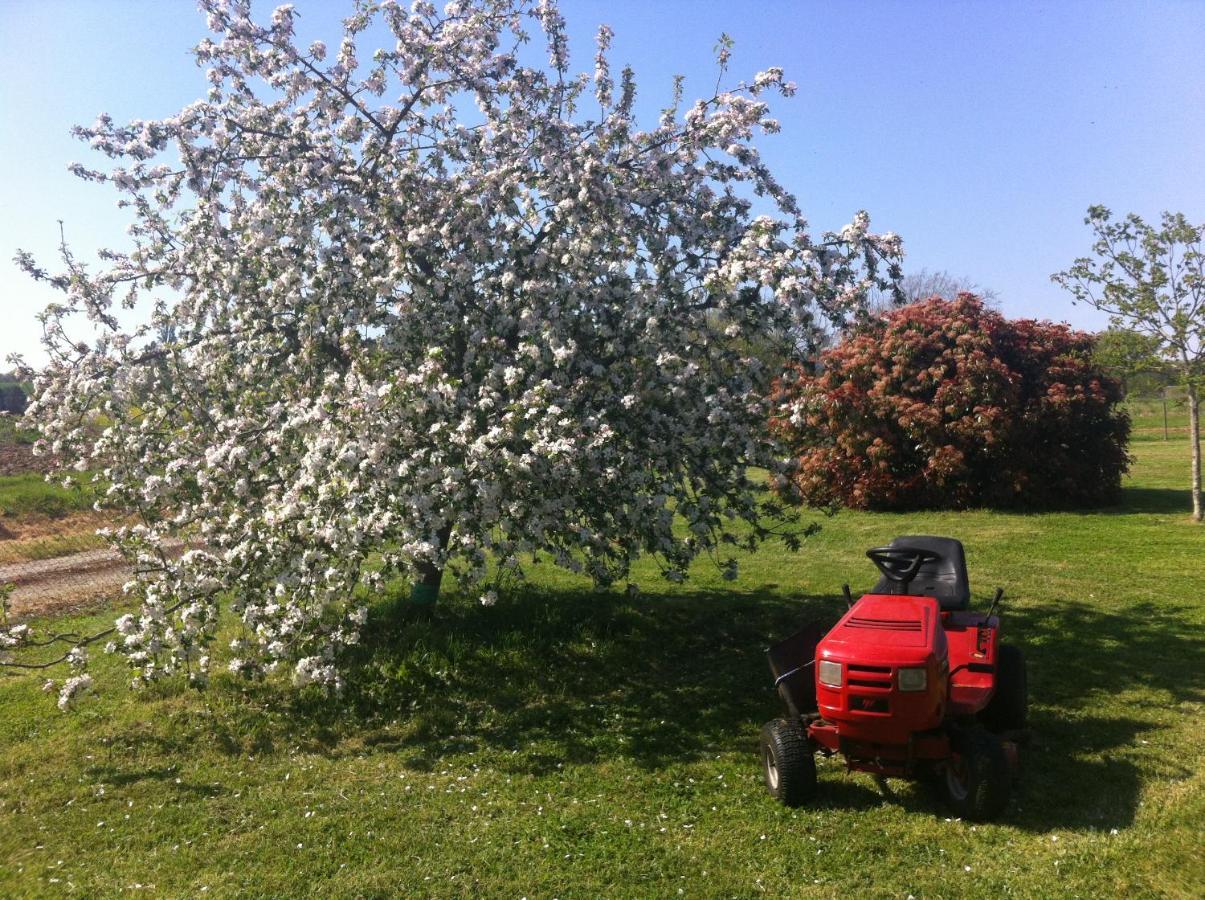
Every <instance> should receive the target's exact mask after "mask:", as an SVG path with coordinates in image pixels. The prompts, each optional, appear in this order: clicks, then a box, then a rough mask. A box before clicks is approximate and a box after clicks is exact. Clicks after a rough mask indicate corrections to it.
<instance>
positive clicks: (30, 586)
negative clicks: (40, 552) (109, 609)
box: [0, 550, 131, 620]
mask: <svg viewBox="0 0 1205 900" xmlns="http://www.w3.org/2000/svg"><path fill="white" fill-rule="evenodd" d="M130 574H131V570H130V567H129V566H128V565H127V564H126V562H125V560H123V559H122V558H121V556H120V555H119V554H118V553H116V552H114V551H112V550H87V551H85V552H83V553H72V554H71V555H69V556H60V557H57V558H55V559H40V560H35V561H33V562H20V563H12V564H10V565H5V566H0V584H6V583H7V584H13V585H15V586H16V588H15V590H14V591H13V593H12V597H11V602H12V605H11V607H10V615H11V617H12V618H13V619H16V620H20V619H25V618H29V617H30V616H37V615H46V614H49V613H63V612H68V611H70V610H73V609H78V608H82V607H85V606H92V605H95V604H96V603H97V602H98V601H100V600H102V599H107V598H110V597H114V596H116V595H117V594H119V593H120V592H121V586H122V585H123V584H125V582H126V581H128V580H129V578H130Z"/></svg>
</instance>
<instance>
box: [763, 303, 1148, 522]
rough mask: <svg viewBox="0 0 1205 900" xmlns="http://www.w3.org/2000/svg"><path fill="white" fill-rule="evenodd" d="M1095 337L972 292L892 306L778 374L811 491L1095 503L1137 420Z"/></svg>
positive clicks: (815, 498) (819, 498) (1109, 495)
mask: <svg viewBox="0 0 1205 900" xmlns="http://www.w3.org/2000/svg"><path fill="white" fill-rule="evenodd" d="M1092 347H1093V338H1092V336H1091V335H1089V334H1086V333H1085V332H1081V331H1073V330H1072V329H1071V328H1069V327H1067V326H1066V325H1056V324H1053V323H1051V322H1037V321H1033V320H1030V319H1023V320H1016V321H1010V320H1008V319H1005V318H1004V317H1003V316H1001V315H1000V314H999V313H997V312H995V311H993V310H990V309H986V308H984V306H983V303H982V302H981V301H980V300H979V299H978V298H977V297H975V296H973V295H971V294H960V295H959V296H958V298H957V299H956V300H943V299H941V298H938V297H934V298H932V299H929V300H923V301H921V302H919V303H914V304H911V305H909V306H906V307H903V308H901V309H898V310H895V311H893V312H890V313H888V314H887V315H885V316H883V317H882V318H880V319H876V320H872V321H871V322H870V323H868V324H866V325H864V326H862V327H860V328H859V329H857V330H856V331H855V332H854V333H852V334H851V335H849V336H848V337H847V338H846V339H845V340H843V341H842V342H841V343H840V344H838V345H837V346H835V347H833V348H831V349H830V350H827V351H825V352H824V353H823V354H822V355H821V357H820V360H819V364H818V366H817V372H816V373H815V374H812V373H808V372H806V371H803V370H795V371H793V372H791V373H789V374H788V375H787V376H785V377H784V378H783V379H782V380H780V382H779V383H778V385H777V388H776V395H775V399H776V401H777V402H776V407H777V411H776V415H775V418H774V420H773V422H772V427H773V428H774V430H775V431H776V432H777V433H778V435H779V437H782V438H784V439H785V440H786V441H787V443H788V444H789V446H790V447H792V448H793V452H795V453H797V454H798V468H797V469H796V471H795V473H794V475H793V481H794V485H795V486H796V487H797V488H798V489H799V492H800V494H801V498H802V499H803V501H804V502H806V503H809V504H812V505H815V506H829V505H842V506H850V507H855V508H860V509H918V508H933V509H936V508H965V507H971V506H989V507H1017V506H1021V507H1031V508H1041V507H1048V508H1049V507H1064V508H1065V507H1080V506H1098V505H1102V504H1107V503H1110V502H1113V501H1115V500H1116V499H1117V496H1118V493H1119V491H1120V488H1121V476H1122V474H1123V473H1124V472H1125V470H1126V468H1127V465H1128V456H1127V454H1126V443H1127V441H1128V439H1129V433H1130V422H1129V418H1128V417H1127V416H1126V414H1125V412H1124V411H1122V410H1121V409H1120V408H1119V407H1118V403H1119V401H1120V400H1121V389H1120V385H1119V383H1118V382H1117V381H1116V380H1115V379H1113V378H1111V377H1109V376H1108V375H1106V374H1105V373H1104V372H1103V371H1101V369H1100V368H1099V367H1097V366H1096V365H1095V364H1094V363H1093V361H1092Z"/></svg>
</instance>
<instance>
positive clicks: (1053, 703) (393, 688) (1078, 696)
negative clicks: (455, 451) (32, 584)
mask: <svg viewBox="0 0 1205 900" xmlns="http://www.w3.org/2000/svg"><path fill="white" fill-rule="evenodd" d="M843 609H844V601H843V600H842V599H841V598H840V597H839V596H829V597H821V598H809V599H805V600H800V599H798V598H792V597H787V596H785V595H783V594H781V593H778V592H777V591H775V590H773V589H770V588H769V587H767V588H766V589H764V590H757V591H754V592H752V593H747V594H736V593H725V592H710V591H691V592H679V593H674V594H656V593H654V594H646V595H642V596H641V597H639V598H635V599H632V598H628V597H626V596H621V595H616V594H602V593H594V592H589V591H575V590H567V591H560V592H530V593H527V594H525V595H523V596H515V597H511V598H508V599H504V600H503V601H501V602H500V603H499V604H498V606H496V607H493V608H489V609H486V608H482V607H480V606H477V605H475V604H471V603H469V602H467V601H461V602H457V603H449V604H446V605H443V606H441V607H439V608H438V609H437V610H435V612H434V613H433V614H430V615H426V616H422V615H419V614H418V613H417V612H416V611H415V610H413V609H409V608H406V607H404V606H393V607H390V606H387V605H382V606H381V607H379V608H378V609H377V610H376V611H375V612H374V615H373V618H372V619H371V620H370V627H369V628H368V629H367V632H366V639H365V642H364V644H363V645H362V646H360V647H358V648H356V650H355V651H354V654H353V658H352V659H349V660H348V661H347V666H346V671H347V673H348V682H347V685H346V689H345V690H344V693H343V695H342V696H341V697H340V698H338V699H327V698H323V697H319V696H318V695H316V694H307V693H305V692H301V693H298V692H281V691H280V690H279V688H276V687H274V686H272V685H259V686H251V687H246V686H239V687H236V686H233V685H232V684H231V683H230V682H226V683H225V684H219V685H217V686H216V687H215V691H214V693H215V695H216V697H215V705H216V706H217V708H218V709H219V710H220V712H219V714H217V715H213V716H206V717H205V722H204V723H202V722H200V721H199V720H198V721H197V722H194V723H192V727H184V728H180V729H177V730H175V731H174V732H173V733H174V734H176V735H178V738H177V739H178V740H180V741H181V746H180V748H179V752H187V749H188V747H187V744H188V742H189V741H190V740H194V739H196V736H197V734H196V733H197V732H198V731H199V730H201V729H205V731H206V737H207V738H208V741H209V742H210V743H211V746H214V747H216V748H217V749H218V750H219V751H221V752H228V753H232V754H233V753H248V752H254V753H256V754H258V753H271V752H277V751H280V750H282V749H284V748H287V749H288V750H289V751H290V752H293V751H301V752H312V753H321V754H325V755H328V756H332V757H339V756H351V755H360V754H365V753H386V752H387V753H393V754H396V755H397V757H398V759H400V761H401V763H402V764H403V765H405V766H408V767H410V768H413V769H417V770H431V769H433V768H435V767H436V766H438V765H440V764H442V761H443V760H444V759H445V758H446V757H448V756H449V755H452V754H463V753H482V754H483V755H485V758H487V759H488V763H487V764H488V765H489V766H491V767H493V768H495V769H499V770H502V771H512V772H515V773H523V774H535V775H540V774H546V773H549V772H552V771H555V770H556V769H557V767H558V766H561V765H570V764H596V763H604V762H607V761H609V760H616V759H623V760H628V761H630V762H632V763H635V764H636V765H638V766H642V767H645V768H647V769H650V770H656V769H661V768H665V767H669V766H674V765H679V764H683V763H690V762H692V761H697V760H700V759H704V758H708V757H714V756H715V755H717V754H723V753H732V752H737V753H748V755H749V765H750V767H751V768H752V767H755V766H756V761H755V756H754V753H755V746H756V740H757V734H758V731H759V728H760V726H761V724H762V722H764V721H765V720H767V719H770V718H773V717H775V716H777V715H780V714H781V711H780V705H779V702H778V699H777V697H776V696H775V694H774V693H773V691H772V689H771V680H770V677H769V672H768V669H767V666H766V662H765V658H764V652H763V651H764V648H765V646H766V645H767V644H769V643H772V642H774V641H775V640H777V639H779V638H781V637H784V636H786V635H787V634H790V633H791V632H792V631H794V630H795V629H796V628H798V627H799V626H800V625H801V624H802V623H803V622H805V621H807V620H813V619H814V620H819V621H822V622H829V623H831V622H832V621H835V619H836V618H837V617H838V616H839V615H840V613H841V611H842V610H843ZM1004 614H1005V616H1006V617H1008V628H1009V635H1010V637H1011V638H1012V639H1015V640H1017V641H1018V642H1019V643H1021V644H1022V646H1023V647H1024V648H1025V650H1026V653H1027V656H1028V659H1029V665H1030V694H1031V697H1032V701H1033V714H1032V717H1031V719H1032V721H1031V724H1032V726H1033V730H1034V733H1035V739H1034V743H1033V746H1032V747H1031V748H1030V749H1029V750H1028V752H1027V753H1026V755H1025V759H1026V770H1025V777H1024V781H1023V787H1022V790H1021V793H1020V794H1019V797H1018V801H1017V802H1016V803H1015V804H1014V806H1013V808H1011V809H1010V811H1009V812H1008V813H1006V816H1005V821H1007V822H1010V823H1012V824H1015V825H1018V826H1019V827H1024V828H1027V829H1032V830H1035V831H1048V830H1050V829H1053V828H1059V827H1064V828H1065V827H1100V828H1106V827H1124V826H1126V825H1128V824H1129V823H1130V822H1131V821H1132V820H1133V817H1134V811H1135V809H1136V806H1137V802H1138V798H1139V794H1140V790H1141V787H1142V778H1143V773H1144V772H1147V771H1150V769H1151V765H1152V764H1151V762H1150V760H1149V754H1148V755H1146V756H1144V754H1143V752H1142V751H1141V749H1140V744H1141V742H1142V740H1143V738H1142V737H1141V736H1142V735H1144V734H1147V733H1148V732H1152V731H1153V730H1155V729H1157V728H1158V727H1160V726H1159V725H1158V724H1156V723H1155V722H1154V721H1152V720H1149V719H1148V720H1144V719H1143V718H1142V717H1141V711H1142V710H1143V709H1145V708H1146V707H1147V706H1149V705H1152V704H1154V705H1156V706H1160V707H1168V706H1175V705H1178V704H1184V703H1196V702H1200V700H1201V699H1202V697H1203V696H1205V645H1203V644H1202V643H1201V642H1200V641H1199V640H1197V639H1196V637H1195V636H1194V635H1193V633H1192V632H1191V629H1190V628H1189V627H1188V626H1187V625H1186V624H1185V623H1186V622H1187V621H1188V610H1187V609H1186V608H1184V607H1176V606H1171V605H1165V606H1161V607H1158V608H1156V607H1154V606H1153V605H1152V604H1145V605H1136V606H1134V607H1131V608H1130V609H1129V610H1127V611H1126V613H1125V614H1124V615H1123V614H1119V613H1116V612H1107V611H1103V610H1101V609H1100V608H1098V607H1096V606H1093V605H1091V604H1087V603H1080V602H1072V601H1062V602H1052V603H1050V604H1049V605H1047V606H1044V607H1042V608H1041V609H1020V610H1017V611H1015V612H1014V611H1010V610H1007V609H1006V610H1005V613H1004ZM1122 694H1126V695H1127V696H1128V697H1132V698H1133V699H1131V700H1126V701H1124V702H1122V701H1118V700H1116V699H1115V698H1117V697H1118V696H1119V695H1122ZM1128 712H1135V713H1137V716H1131V715H1129V714H1127V713H1128ZM190 735H191V737H190ZM1137 762H1142V763H1143V767H1142V768H1141V769H1140V768H1139V766H1138V765H1137ZM1155 765H1156V766H1161V767H1162V768H1163V769H1164V770H1167V771H1163V770H1161V771H1159V772H1158V773H1157V774H1159V775H1160V776H1163V777H1171V778H1176V777H1179V775H1180V774H1191V773H1179V772H1175V771H1171V770H1170V769H1168V766H1172V765H1173V763H1171V762H1169V761H1167V760H1165V759H1161V760H1159V761H1158V762H1157V763H1155ZM824 771H825V773H826V774H825V775H824V776H823V777H822V781H823V788H824V789H823V791H822V795H821V798H820V799H819V801H818V802H819V803H820V804H821V805H833V806H841V805H847V804H851V803H852V804H853V805H854V806H855V807H858V808H860V807H863V806H872V805H879V804H881V803H882V802H883V797H882V795H881V794H880V793H879V792H878V791H876V790H874V789H872V788H870V787H869V786H868V783H867V782H866V779H839V778H833V777H832V776H831V774H830V773H831V772H832V771H833V769H832V768H829V767H826V768H825V770H824ZM851 785H852V786H851ZM895 793H896V795H897V798H899V799H898V801H897V802H901V803H902V804H903V805H904V806H905V808H910V809H917V810H927V811H928V812H929V813H930V814H933V815H938V816H945V815H948V813H947V812H946V811H945V809H944V808H943V807H941V806H940V804H938V803H936V802H935V801H933V800H931V799H930V798H929V797H928V796H927V795H926V794H925V793H924V792H920V791H917V790H915V789H912V788H908V787H901V788H900V789H899V790H898V791H896V792H895ZM767 802H769V801H768V800H767Z"/></svg>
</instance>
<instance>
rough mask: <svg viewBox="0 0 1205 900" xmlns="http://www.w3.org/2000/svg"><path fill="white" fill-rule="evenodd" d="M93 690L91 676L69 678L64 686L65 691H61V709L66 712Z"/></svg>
mask: <svg viewBox="0 0 1205 900" xmlns="http://www.w3.org/2000/svg"><path fill="white" fill-rule="evenodd" d="M90 690H92V676H91V675H76V676H74V677H72V678H68V679H67V681H66V682H65V683H64V684H63V689H62V690H61V691H59V702H58V706H59V709H61V710H63V711H64V712H66V711H67V710H68V709H70V708H71V707H72V706H74V705H75V703H76V701H77V700H78V699H79V698H80V697H81V696H82V695H84V694H86V693H88V692H89V691H90Z"/></svg>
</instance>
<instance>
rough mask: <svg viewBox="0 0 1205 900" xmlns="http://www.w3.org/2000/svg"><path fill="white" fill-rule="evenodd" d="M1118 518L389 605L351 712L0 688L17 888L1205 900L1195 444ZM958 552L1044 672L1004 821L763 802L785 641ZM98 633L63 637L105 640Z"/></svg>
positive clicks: (866, 788) (921, 804)
mask: <svg viewBox="0 0 1205 900" xmlns="http://www.w3.org/2000/svg"><path fill="white" fill-rule="evenodd" d="M1134 452H1135V455H1136V459H1137V464H1136V466H1135V469H1134V471H1133V475H1132V478H1131V479H1129V480H1127V490H1126V499H1125V503H1124V505H1123V506H1122V507H1119V508H1115V509H1108V510H1103V511H1099V512H1096V513H1091V514H1078V513H1053V514H1042V515H1025V514H1005V513H993V512H983V511H974V512H964V513H940V514H939V513H923V514H868V513H842V514H840V515H839V516H837V517H836V518H834V519H832V520H827V521H825V522H824V529H823V531H822V532H821V533H820V535H819V536H817V537H816V538H814V539H812V540H809V541H808V542H807V543H806V544H805V547H804V549H803V550H802V551H801V552H800V553H798V554H791V553H788V552H786V551H783V550H780V549H778V548H767V549H765V550H764V551H762V552H760V553H758V554H756V555H755V556H752V557H749V558H747V559H745V560H743V565H742V577H741V579H740V581H738V582H737V583H736V584H735V586H734V585H730V584H728V583H727V582H724V581H723V580H722V579H721V578H720V577H719V575H718V573H716V572H715V571H713V570H712V569H710V568H709V567H707V566H700V567H699V568H698V569H697V570H696V571H695V572H694V573H693V574H692V578H691V580H690V581H688V582H687V583H686V584H684V585H681V586H672V585H666V584H664V583H661V582H659V581H658V580H657V579H656V577H655V576H654V575H653V574H652V572H651V571H649V572H646V573H643V574H644V577H642V578H641V579H640V580H641V582H642V586H643V587H644V589H645V593H644V594H643V595H641V596H640V597H638V598H636V599H629V598H627V597H626V596H622V595H619V594H615V593H595V592H593V591H591V590H590V589H589V587H588V586H587V585H585V584H583V583H582V582H581V581H580V580H577V579H574V578H571V577H569V576H567V575H565V574H564V573H560V572H559V571H555V570H547V571H545V570H539V571H537V573H536V576H535V578H534V581H533V584H532V586H531V587H530V589H529V590H528V591H526V592H524V593H523V594H522V595H521V596H520V595H515V596H509V597H505V598H503V599H502V600H501V601H500V602H499V604H498V605H497V606H495V607H493V608H489V609H487V608H483V607H480V606H479V605H476V604H474V603H473V602H472V601H471V600H470V599H467V598H456V597H454V596H453V597H448V598H447V602H446V603H443V605H442V606H441V607H440V608H439V610H438V611H437V613H436V614H435V616H434V618H432V619H430V620H422V619H417V618H414V617H413V615H412V613H410V612H409V611H406V610H404V609H402V610H399V609H398V608H397V607H395V606H391V605H390V603H389V601H388V600H386V599H382V601H381V602H380V603H379V604H378V605H377V606H376V608H375V609H374V612H373V620H372V622H371V626H372V635H371V638H370V640H369V641H368V642H367V643H366V644H365V645H364V646H363V647H362V648H361V650H360V659H359V660H358V664H357V665H356V666H355V667H354V668H353V669H352V670H351V675H350V678H349V684H348V687H347V690H346V693H345V696H344V697H343V698H342V700H340V701H337V702H336V701H327V700H323V699H320V698H318V697H315V696H313V695H310V694H298V693H296V692H294V691H292V690H290V689H287V688H281V687H279V686H276V685H258V686H244V685H241V684H239V683H236V682H235V681H234V680H232V679H230V678H226V677H221V678H218V679H216V680H215V684H214V685H213V686H212V687H211V688H210V689H209V691H207V692H205V693H196V692H192V691H189V690H186V689H183V688H179V687H171V686H163V687H160V688H157V689H155V690H154V691H152V692H150V693H144V694H141V695H132V694H129V693H128V692H125V691H124V690H123V688H122V684H123V682H124V676H123V674H122V672H121V670H120V668H119V667H118V666H117V664H116V662H115V661H114V660H111V659H104V660H103V661H102V662H101V663H100V664H99V665H98V667H97V674H98V682H99V683H100V687H101V695H100V697H99V698H98V699H97V700H96V701H95V702H93V703H91V704H88V705H85V706H83V707H81V708H80V709H79V710H77V711H76V712H73V713H70V714H59V713H58V712H57V711H56V710H55V709H54V703H53V695H47V694H43V693H42V692H41V691H40V690H39V686H40V683H41V679H40V678H39V677H35V676H0V703H2V704H3V710H4V712H3V715H2V716H0V896H6V897H18V896H27V895H37V896H45V895H49V896H56V895H60V894H76V895H81V896H96V895H107V894H116V893H119V892H123V891H133V890H134V889H135V888H136V887H138V888H140V889H141V890H142V891H144V892H148V893H153V894H155V895H159V896H182V895H188V896H197V895H199V893H200V892H202V891H203V890H207V895H208V896H232V895H240V896H296V895H303V894H308V895H321V896H397V895H405V896H439V897H444V896H478V895H482V896H500V897H514V898H519V897H522V896H527V897H532V898H534V897H554V896H555V897H585V898H590V897H597V896H600V895H608V896H624V897H660V896H679V895H682V896H688V897H690V896H695V897H699V896H702V897H711V896H735V897H755V896H763V895H764V896H771V897H780V896H791V895H794V896H800V895H806V896H821V897H825V896H832V897H853V896H866V897H879V896H882V897H900V898H904V897H907V896H908V895H909V894H911V895H913V896H915V897H917V898H921V897H966V896H971V897H999V896H1020V897H1050V896H1079V897H1085V898H1095V897H1106V896H1109V897H1112V896H1128V897H1147V896H1173V897H1176V896H1182V897H1199V896H1202V895H1205V869H1203V865H1202V861H1201V852H1200V851H1201V840H1202V832H1203V830H1205V784H1203V774H1202V772H1203V768H1202V745H1203V744H1205V726H1203V720H1202V698H1203V693H1205V643H1203V640H1202V635H1203V634H1205V631H1203V626H1205V565H1203V563H1205V530H1203V529H1202V528H1201V527H1199V526H1194V525H1192V524H1191V523H1190V522H1189V520H1188V515H1187V512H1188V496H1187V490H1186V488H1185V485H1186V482H1187V466H1188V463H1187V445H1186V443H1185V441H1184V440H1183V438H1181V439H1180V440H1176V441H1172V442H1169V443H1166V444H1165V443H1163V442H1162V441H1161V440H1141V441H1136V442H1135V444H1134ZM908 532H929V533H939V534H950V535H954V536H957V537H960V538H961V539H962V540H963V541H964V542H965V543H966V545H967V555H968V561H969V565H970V571H971V579H972V585H973V588H974V590H975V593H976V595H977V597H978V598H980V599H979V601H978V602H985V601H986V598H988V597H990V594H991V591H992V589H993V588H994V587H995V586H996V585H998V584H1000V585H1004V586H1005V587H1006V588H1007V590H1008V595H1007V597H1006V599H1005V601H1004V628H1005V629H1006V630H1007V639H1009V640H1012V641H1015V642H1017V643H1020V644H1021V645H1023V647H1024V648H1025V650H1026V652H1027V654H1028V656H1029V664H1030V687H1031V719H1032V725H1033V729H1034V742H1033V746H1032V747H1031V748H1030V750H1029V752H1028V754H1027V755H1026V757H1025V760H1024V766H1025V772H1024V776H1023V781H1022V784H1021V786H1020V788H1019V790H1018V792H1017V794H1016V795H1015V797H1014V800H1013V802H1012V804H1011V805H1010V807H1009V809H1008V810H1007V812H1006V814H1005V816H1004V817H1003V819H1002V820H1001V821H1000V822H998V823H996V824H991V825H977V826H976V825H970V824H968V823H964V822H960V821H952V820H951V819H950V818H948V813H947V811H946V810H945V808H944V807H943V806H941V805H940V803H939V802H937V801H936V800H935V799H934V798H932V797H931V796H930V795H929V794H928V792H927V791H926V790H924V789H923V788H921V787H919V786H916V785H912V784H910V783H908V782H902V781H892V782H889V783H888V786H889V788H890V790H889V792H887V793H884V792H883V791H881V790H880V788H879V787H878V786H877V785H876V783H875V782H874V780H872V779H871V778H870V777H868V776H865V775H858V774H847V773H845V772H844V771H843V769H842V767H841V765H840V764H839V763H838V762H837V761H836V760H831V761H828V762H825V763H822V764H821V766H820V778H821V796H820V798H819V799H818V800H817V802H816V803H815V804H814V806H812V807H810V808H806V809H800V810H794V811H791V810H786V809H784V808H782V807H779V806H777V805H775V804H774V803H773V802H771V801H770V799H769V798H768V797H767V796H766V794H765V792H764V790H763V788H762V786H761V780H760V779H761V776H760V772H759V768H758V763H757V759H756V757H755V748H756V741H757V734H758V729H759V728H760V726H761V724H762V722H763V721H764V720H766V719H768V718H771V717H773V716H775V715H776V714H777V712H778V704H777V702H776V699H775V697H774V695H773V693H772V691H771V689H770V684H769V678H768V671H767V668H766V665H765V661H764V658H763V656H762V650H763V648H764V647H765V645H766V644H767V643H768V642H770V641H772V640H774V639H776V638H778V637H780V636H783V635H785V634H786V633H788V632H789V631H790V630H792V629H793V628H794V627H796V625H797V623H799V622H800V621H802V620H805V619H810V618H815V617H819V618H826V619H830V620H831V619H834V618H835V617H836V616H837V615H838V614H839V612H840V609H841V607H842V605H843V604H842V601H841V600H840V587H841V584H842V582H844V581H849V582H850V583H851V584H852V585H853V586H854V588H855V590H857V589H858V588H865V587H866V586H868V585H869V584H870V583H872V581H873V578H874V574H875V573H874V572H873V570H872V568H871V566H870V564H869V563H868V562H867V561H866V560H865V558H864V557H863V556H862V552H863V550H864V549H865V548H866V547H869V546H872V545H876V544H882V543H886V542H887V541H888V540H889V539H890V538H892V537H893V536H895V535H897V534H900V533H908ZM109 619H111V614H108V615H106V616H92V617H90V618H84V619H73V620H70V621H69V622H64V623H62V624H63V625H72V626H78V627H96V626H97V625H100V624H103V623H105V622H107V621H108V620H109Z"/></svg>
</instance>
